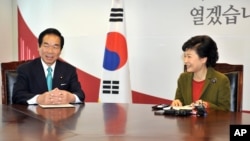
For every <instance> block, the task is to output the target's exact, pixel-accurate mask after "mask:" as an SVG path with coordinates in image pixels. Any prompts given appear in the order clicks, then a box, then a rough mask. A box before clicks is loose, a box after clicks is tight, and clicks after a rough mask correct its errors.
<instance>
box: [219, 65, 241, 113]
mask: <svg viewBox="0 0 250 141" xmlns="http://www.w3.org/2000/svg"><path fill="white" fill-rule="evenodd" d="M215 70H217V71H219V72H222V73H224V74H225V75H226V76H227V77H228V78H229V80H230V87H231V97H230V111H232V112H240V111H242V93H243V65H233V64H227V63H217V64H216V66H215Z"/></svg>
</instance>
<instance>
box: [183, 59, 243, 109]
mask: <svg viewBox="0 0 250 141" xmlns="http://www.w3.org/2000/svg"><path fill="white" fill-rule="evenodd" d="M215 70H217V71H219V72H221V73H224V74H225V75H226V76H227V77H228V78H229V80H230V87H231V98H230V105H231V106H230V111H232V112H239V111H242V91H243V65H235V64H227V63H217V64H216V66H215ZM184 71H186V66H184Z"/></svg>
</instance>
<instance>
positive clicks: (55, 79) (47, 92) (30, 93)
mask: <svg viewBox="0 0 250 141" xmlns="http://www.w3.org/2000/svg"><path fill="white" fill-rule="evenodd" d="M38 45H39V46H38V51H39V55H40V57H38V58H36V59H34V60H32V61H29V62H28V63H25V64H23V65H21V66H20V67H19V68H18V69H17V72H18V76H17V80H16V83H15V84H14V88H13V97H12V100H13V103H14V104H68V103H81V102H83V101H84V99H85V94H84V92H83V90H82V89H81V85H80V82H79V81H78V76H77V73H76V68H75V67H73V66H72V65H70V64H67V63H66V62H63V61H60V60H58V59H59V56H60V54H61V51H62V49H63V45H64V37H63V36H62V35H61V33H60V32H59V31H58V30H57V29H54V28H48V29H46V30H44V31H43V32H41V33H40V35H39V38H38ZM48 67H50V68H51V69H52V73H51V75H52V86H51V87H52V89H50V88H49V87H50V86H48V85H47V80H46V77H47V75H48V73H49V72H48V71H47V68H48Z"/></svg>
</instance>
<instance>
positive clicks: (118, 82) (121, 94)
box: [99, 0, 132, 103]
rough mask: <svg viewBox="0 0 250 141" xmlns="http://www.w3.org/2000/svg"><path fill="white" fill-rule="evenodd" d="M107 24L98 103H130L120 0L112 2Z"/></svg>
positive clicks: (125, 43)
mask: <svg viewBox="0 0 250 141" xmlns="http://www.w3.org/2000/svg"><path fill="white" fill-rule="evenodd" d="M109 22H110V27H109V32H108V33H107V37H106V45H105V52H104V60H103V76H102V79H101V83H100V92H99V102H102V103H131V102H132V95H131V86H130V76H129V65H128V51H127V41H126V35H125V18H124V9H123V1H122V0H112V7H111V13H110V19H109Z"/></svg>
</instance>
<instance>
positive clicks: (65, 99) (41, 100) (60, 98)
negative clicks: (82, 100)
mask: <svg viewBox="0 0 250 141" xmlns="http://www.w3.org/2000/svg"><path fill="white" fill-rule="evenodd" d="M73 102H75V96H74V94H72V93H70V92H68V91H65V90H60V89H58V88H55V89H53V90H52V91H49V92H45V93H43V94H41V95H39V96H38V98H37V103H38V104H44V105H48V104H68V103H73Z"/></svg>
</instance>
